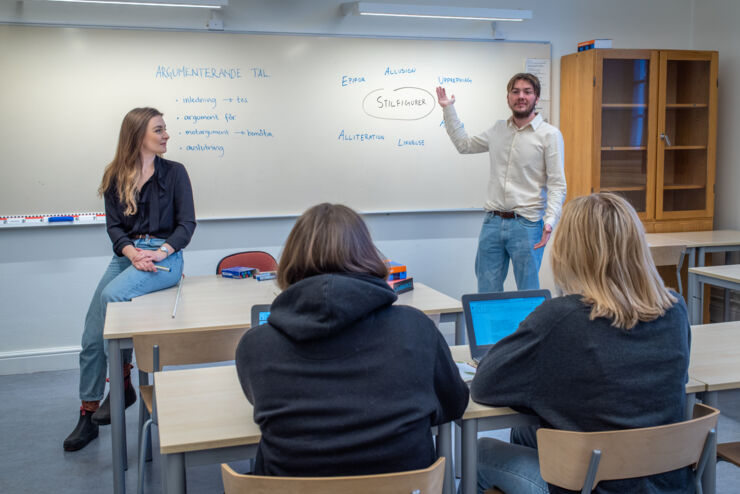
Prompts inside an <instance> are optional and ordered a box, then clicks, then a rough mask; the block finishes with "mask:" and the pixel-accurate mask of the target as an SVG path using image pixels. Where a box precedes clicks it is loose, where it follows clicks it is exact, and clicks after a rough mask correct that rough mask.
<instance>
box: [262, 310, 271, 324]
mask: <svg viewBox="0 0 740 494" xmlns="http://www.w3.org/2000/svg"><path fill="white" fill-rule="evenodd" d="M268 317H270V311H261V312H260V324H265V323H267V318H268Z"/></svg>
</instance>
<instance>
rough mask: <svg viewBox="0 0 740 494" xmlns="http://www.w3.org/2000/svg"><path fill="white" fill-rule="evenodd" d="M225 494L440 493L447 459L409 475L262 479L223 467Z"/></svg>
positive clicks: (384, 474)
mask: <svg viewBox="0 0 740 494" xmlns="http://www.w3.org/2000/svg"><path fill="white" fill-rule="evenodd" d="M221 476H222V477H223V481H224V491H225V494H241V493H245V494H246V493H249V494H294V493H296V492H300V493H301V494H347V493H352V494H441V493H442V487H443V485H444V476H445V459H444V458H439V459H438V460H437V461H435V462H434V463H433V464H432V465H431V466H430V467H428V468H425V469H423V470H411V471H409V472H398V473H383V474H379V475H358V476H354V477H263V476H259V475H240V474H238V473H236V472H235V471H234V470H232V469H231V467H229V465H227V464H226V463H222V464H221Z"/></svg>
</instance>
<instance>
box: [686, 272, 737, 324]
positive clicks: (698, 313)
mask: <svg viewBox="0 0 740 494" xmlns="http://www.w3.org/2000/svg"><path fill="white" fill-rule="evenodd" d="M705 284H707V285H714V286H719V287H722V288H724V289H725V290H726V292H725V319H729V317H728V315H729V314H728V311H729V293H730V292H729V291H730V290H740V264H729V265H728V264H725V265H722V266H709V267H696V268H689V293H688V299H689V319H690V320H691V323H692V324H701V323H702V307H704V285H705Z"/></svg>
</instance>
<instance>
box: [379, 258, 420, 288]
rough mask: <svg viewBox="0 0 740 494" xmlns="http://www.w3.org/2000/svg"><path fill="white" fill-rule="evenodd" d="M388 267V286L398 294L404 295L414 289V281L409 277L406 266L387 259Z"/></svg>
mask: <svg viewBox="0 0 740 494" xmlns="http://www.w3.org/2000/svg"><path fill="white" fill-rule="evenodd" d="M385 264H386V266H388V285H389V286H390V287H391V288H393V291H394V292H396V293H404V292H408V291H411V290H413V289H414V279H413V278H410V277H409V276H408V272H407V270H406V265H405V264H399V263H397V262H393V261H391V260H390V259H386V261H385Z"/></svg>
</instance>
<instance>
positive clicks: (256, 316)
mask: <svg viewBox="0 0 740 494" xmlns="http://www.w3.org/2000/svg"><path fill="white" fill-rule="evenodd" d="M268 317H270V304H258V305H253V306H252V327H253V328H255V327H257V326H259V325H261V324H265V323H266V322H267V318H268Z"/></svg>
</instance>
